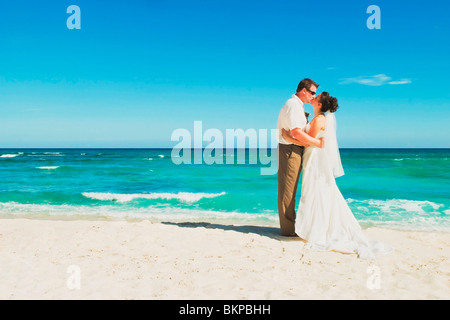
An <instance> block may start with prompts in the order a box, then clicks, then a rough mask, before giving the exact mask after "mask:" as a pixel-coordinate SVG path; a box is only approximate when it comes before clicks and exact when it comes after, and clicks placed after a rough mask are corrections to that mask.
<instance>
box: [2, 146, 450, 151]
mask: <svg viewBox="0 0 450 320" xmlns="http://www.w3.org/2000/svg"><path fill="white" fill-rule="evenodd" d="M206 148H207V147H204V148H201V150H205V149H206ZM173 149H174V148H173V147H172V148H171V147H138V148H136V147H117V148H111V147H61V148H58V147H49V148H46V147H36V148H33V147H18V148H11V147H8V148H2V147H0V150H173ZM185 149H190V150H200V148H185ZM221 149H223V150H226V149H227V148H221ZM259 149H272V150H276V149H277V148H259V147H258V148H233V150H259ZM339 149H340V150H450V147H449V148H446V147H439V148H436V147H434V148H431V147H430V148H425V147H365V148H361V147H342V148H339Z"/></svg>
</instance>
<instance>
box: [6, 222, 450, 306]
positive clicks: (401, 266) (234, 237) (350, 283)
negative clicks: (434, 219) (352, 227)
mask: <svg viewBox="0 0 450 320" xmlns="http://www.w3.org/2000/svg"><path fill="white" fill-rule="evenodd" d="M365 234H366V235H367V236H368V237H370V238H372V239H378V240H381V241H384V242H386V243H389V244H391V245H392V246H394V247H395V252H393V253H390V254H387V255H382V256H378V257H377V258H376V259H374V260H362V259H358V258H357V256H356V255H353V254H351V255H348V254H347V255H345V254H340V253H336V252H312V251H309V250H307V249H305V248H304V243H303V242H302V241H298V240H289V239H287V238H284V237H280V236H279V235H278V229H277V228H273V227H260V226H253V227H252V226H233V225H226V224H214V223H153V222H150V221H136V222H127V221H87V220H71V221H62V220H31V219H1V220H0V299H270V300H278V299H449V298H450V289H449V280H450V264H449V263H448V258H449V257H450V234H449V233H428V232H409V231H395V230H386V229H379V228H370V229H366V230H365Z"/></svg>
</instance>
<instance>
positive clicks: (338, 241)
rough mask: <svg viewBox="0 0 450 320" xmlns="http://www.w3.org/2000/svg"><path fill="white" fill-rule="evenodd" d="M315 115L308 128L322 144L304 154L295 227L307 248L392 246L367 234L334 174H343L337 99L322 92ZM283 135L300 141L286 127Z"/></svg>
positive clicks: (363, 251) (362, 252)
mask: <svg viewBox="0 0 450 320" xmlns="http://www.w3.org/2000/svg"><path fill="white" fill-rule="evenodd" d="M311 105H312V106H313V107H314V119H313V120H312V121H311V123H310V124H308V125H307V127H306V132H307V133H308V134H309V135H310V136H312V137H315V138H322V140H323V141H322V144H323V148H317V147H314V146H308V147H307V148H305V152H304V154H303V164H302V166H303V173H302V187H301V198H300V205H299V209H298V216H297V221H296V223H295V230H296V232H297V234H298V235H299V236H300V237H301V238H302V239H304V240H306V241H307V244H306V246H307V248H309V249H312V250H320V251H337V252H342V253H356V254H357V255H358V256H359V257H360V258H373V257H374V255H375V254H378V253H387V252H390V251H392V250H393V248H392V247H390V246H389V245H387V244H384V243H381V242H379V241H374V240H370V239H368V238H366V237H365V236H364V234H363V232H362V230H361V227H360V225H359V223H358V221H357V220H356V218H355V217H354V216H353V213H352V211H351V210H350V208H349V206H348V204H347V202H346V201H345V199H344V197H343V196H342V194H341V192H340V191H339V188H338V186H337V185H336V181H335V178H337V177H340V176H342V175H344V170H343V168H342V164H341V158H340V155H339V148H338V144H337V139H336V118H335V116H334V112H335V111H336V109H337V108H338V103H337V99H336V98H334V97H331V96H330V95H329V94H328V92H322V93H321V94H320V95H318V96H317V97H316V98H314V99H313V100H312V101H311ZM283 138H284V139H286V140H288V141H290V142H291V143H296V144H300V142H299V141H297V140H296V139H294V138H292V137H291V135H290V132H289V131H285V130H284V129H283Z"/></svg>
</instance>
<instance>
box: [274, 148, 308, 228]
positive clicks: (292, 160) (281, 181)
mask: <svg viewBox="0 0 450 320" xmlns="http://www.w3.org/2000/svg"><path fill="white" fill-rule="evenodd" d="M303 150H304V148H303V147H300V146H297V145H295V144H289V145H286V144H281V143H280V144H278V215H279V217H280V229H281V234H282V235H284V236H288V235H292V234H293V233H294V232H295V218H296V213H295V195H296V193H297V186H298V180H299V177H300V171H301V170H302V156H303Z"/></svg>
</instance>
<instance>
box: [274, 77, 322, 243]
mask: <svg viewBox="0 0 450 320" xmlns="http://www.w3.org/2000/svg"><path fill="white" fill-rule="evenodd" d="M318 87H319V85H318V84H317V83H315V82H314V81H313V80H311V79H303V80H302V81H300V83H299V84H298V86H297V92H296V94H294V95H292V97H291V98H290V99H289V100H288V101H286V103H285V104H284V106H283V108H282V109H281V111H280V115H279V116H278V126H277V128H278V142H279V143H278V215H279V217H280V229H281V235H283V236H297V235H296V233H295V218H296V213H295V195H296V193H297V186H298V180H299V176H300V171H301V169H302V167H301V166H302V156H303V150H304V147H305V146H308V145H309V144H310V139H311V137H310V136H309V135H307V134H306V133H305V132H304V130H305V127H306V124H307V119H306V116H305V109H304V107H303V104H304V103H310V102H311V100H312V99H313V98H314V96H315V95H316V90H317V88H318ZM281 129H285V130H291V135H292V136H293V137H294V138H296V139H297V140H299V141H300V142H301V144H302V146H298V145H295V144H291V143H289V142H287V141H286V140H284V139H283V137H282V135H281Z"/></svg>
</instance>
